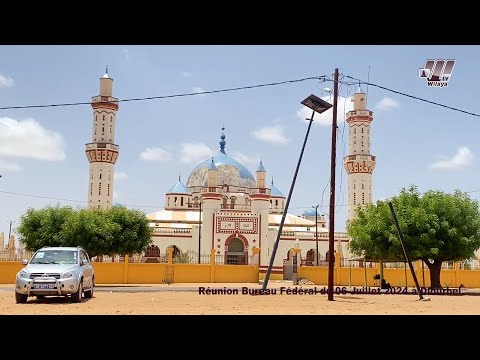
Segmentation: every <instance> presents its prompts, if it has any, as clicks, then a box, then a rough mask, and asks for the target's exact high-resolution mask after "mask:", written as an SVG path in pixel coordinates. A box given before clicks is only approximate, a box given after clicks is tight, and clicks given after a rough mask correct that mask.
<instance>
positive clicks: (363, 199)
mask: <svg viewBox="0 0 480 360" xmlns="http://www.w3.org/2000/svg"><path fill="white" fill-rule="evenodd" d="M362 204H365V193H363V192H362Z"/></svg>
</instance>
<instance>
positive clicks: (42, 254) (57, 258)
mask: <svg viewBox="0 0 480 360" xmlns="http://www.w3.org/2000/svg"><path fill="white" fill-rule="evenodd" d="M77 261H78V259H77V252H76V251H74V250H39V251H37V252H36V253H35V255H34V256H33V258H32V260H31V261H30V264H76V263H77Z"/></svg>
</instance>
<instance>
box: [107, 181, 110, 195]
mask: <svg viewBox="0 0 480 360" xmlns="http://www.w3.org/2000/svg"><path fill="white" fill-rule="evenodd" d="M107 196H110V184H108V185H107Z"/></svg>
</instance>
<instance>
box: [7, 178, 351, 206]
mask: <svg viewBox="0 0 480 360" xmlns="http://www.w3.org/2000/svg"><path fill="white" fill-rule="evenodd" d="M327 185H328V183H327ZM0 193H2V194H8V195H17V196H26V197H34V198H39V199H46V200H56V201H70V202H76V203H87V202H88V201H85V200H75V199H66V198H58V197H49V196H41V195H33V194H24V193H17V192H11V191H3V190H0ZM122 205H124V206H132V207H144V208H151V209H165V207H162V206H151V205H135V204H122ZM336 206H348V204H345V205H336ZM310 207H311V206H297V207H291V208H290V209H309V208H310Z"/></svg>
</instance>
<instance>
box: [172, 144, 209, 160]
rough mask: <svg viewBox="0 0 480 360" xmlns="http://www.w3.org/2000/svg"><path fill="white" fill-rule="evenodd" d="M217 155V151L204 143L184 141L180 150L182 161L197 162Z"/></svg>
mask: <svg viewBox="0 0 480 360" xmlns="http://www.w3.org/2000/svg"><path fill="white" fill-rule="evenodd" d="M214 155H215V151H214V150H212V149H210V148H209V147H208V146H207V145H205V144H202V143H196V142H192V143H183V144H181V150H180V161H181V162H183V163H197V162H200V161H202V160H205V159H206V158H209V157H212V156H214Z"/></svg>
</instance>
